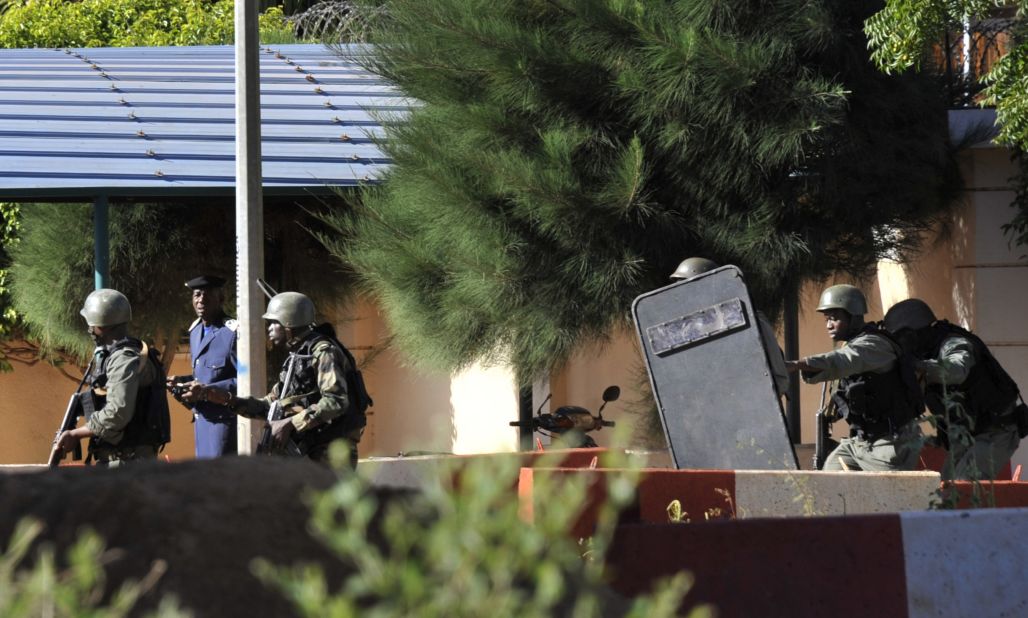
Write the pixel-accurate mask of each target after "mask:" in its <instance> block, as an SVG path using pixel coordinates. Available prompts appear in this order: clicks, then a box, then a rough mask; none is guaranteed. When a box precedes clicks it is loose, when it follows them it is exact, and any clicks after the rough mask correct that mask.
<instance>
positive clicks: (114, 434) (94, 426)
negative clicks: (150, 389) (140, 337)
mask: <svg viewBox="0 0 1028 618" xmlns="http://www.w3.org/2000/svg"><path fill="white" fill-rule="evenodd" d="M146 369H147V364H146V363H144V364H143V366H142V367H140V363H139V352H137V351H136V350H133V349H131V348H122V349H121V350H118V351H117V352H115V353H114V354H112V355H111V357H110V358H109V359H107V401H106V403H104V407H103V408H101V409H99V410H97V411H96V412H95V413H94V414H93V415H92V416H90V417H89V420H88V421H86V426H87V427H89V429H90V431H92V432H93V435H94V436H96V437H98V438H100V439H101V440H103V441H105V442H110V443H111V444H118V443H119V442H121V439H122V436H123V435H124V431H125V426H126V425H128V423H129V421H131V420H132V415H133V414H135V411H136V395H137V394H138V393H139V386H140V383H141V382H142V381H143V380H144V378H145V372H146Z"/></svg>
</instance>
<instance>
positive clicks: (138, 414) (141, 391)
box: [84, 337, 171, 450]
mask: <svg viewBox="0 0 1028 618" xmlns="http://www.w3.org/2000/svg"><path fill="white" fill-rule="evenodd" d="M125 348H131V349H133V350H135V351H136V352H137V353H140V354H141V353H142V351H143V342H142V341H140V340H138V339H133V338H131V337H126V338H125V339H122V340H121V341H118V342H116V343H115V344H114V345H113V346H112V347H111V350H110V352H108V353H107V355H106V356H104V357H103V360H102V362H101V363H100V365H99V367H98V368H97V369H96V370H95V371H94V373H93V375H92V376H91V377H90V386H91V388H90V390H89V391H87V393H89V396H90V399H91V402H90V403H91V404H92V405H91V406H90V405H85V406H84V408H85V412H86V417H87V418H88V417H90V416H92V414H93V411H95V410H100V409H101V408H103V407H104V405H106V403H107V390H106V389H107V364H108V361H109V360H110V358H111V357H112V356H114V354H116V353H117V352H118V351H119V350H123V349H125ZM146 362H148V363H150V364H151V365H152V366H153V368H154V381H153V382H151V383H150V384H148V385H145V386H144V385H142V384H141V385H140V386H139V388H138V389H137V391H136V406H135V410H134V411H133V413H132V418H131V419H130V420H129V422H128V424H127V425H125V427H124V428H123V429H122V438H121V441H120V442H118V444H111V443H109V442H106V441H104V440H102V439H100V438H99V437H93V438H92V442H91V445H90V448H91V449H95V448H97V447H100V448H108V449H114V450H117V449H120V448H131V447H136V446H141V445H144V444H146V445H151V446H154V447H156V448H157V449H158V450H160V449H161V448H162V447H163V446H164V445H165V444H166V443H168V442H169V441H170V440H171V415H170V413H169V411H168V400H167V397H166V396H165V394H164V370H163V369H162V367H161V364H160V362H159V360H158V359H157V358H156V352H154V351H153V350H151V351H150V352H149V353H148V355H147V357H146ZM90 408H92V409H90Z"/></svg>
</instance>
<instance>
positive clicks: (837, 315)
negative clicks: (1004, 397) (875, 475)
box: [786, 285, 922, 472]
mask: <svg viewBox="0 0 1028 618" xmlns="http://www.w3.org/2000/svg"><path fill="white" fill-rule="evenodd" d="M817 310H818V311H819V312H821V313H823V314H824V316H825V325H826V328H827V329H828V334H829V335H830V336H831V338H832V340H833V341H836V342H843V345H842V347H840V348H837V349H835V350H833V351H831V352H826V353H824V354H817V355H814V356H808V357H806V358H804V359H802V360H798V361H787V363H786V364H787V366H788V368H789V371H801V372H802V374H801V375H802V376H803V380H804V381H805V382H807V383H820V382H826V381H829V380H838V381H839V383H838V385H837V387H836V390H835V392H834V393H833V394H832V402H833V404H835V408H836V410H837V411H838V414H839V415H840V416H842V417H843V418H845V420H846V422H847V423H848V424H849V426H850V435H849V437H848V438H843V439H842V440H840V441H839V446H838V447H837V448H836V449H835V450H834V451H832V452H831V453H830V454H829V455H828V458H827V459H826V460H825V465H824V470H835V471H838V470H867V471H873V472H887V471H900V470H913V469H914V466H915V465H916V464H917V461H918V455H919V453H920V452H921V446H922V438H921V428H920V426H919V425H918V424H917V420H916V419H917V417H918V416H919V415H920V413H921V409H920V408H919V403H920V397H919V396H912V394H911V392H910V390H909V389H910V386H913V388H914V389H916V384H915V385H910V384H907V383H906V381H905V379H904V376H903V374H902V371H901V369H902V367H901V364H900V362H899V361H900V358H901V356H902V350H901V348H900V346H899V344H898V343H897V342H895V341H893V340H892V338H891V337H889V336H888V334H887V333H885V332H884V331H883V329H881V328H880V327H879V326H878V325H876V324H865V323H864V314H865V313H867V301H866V299H865V298H864V294H863V293H862V292H861V291H860V290H858V289H857V288H855V287H853V286H852V285H834V286H832V287H830V288H828V289H826V290H825V291H824V292H823V293H822V294H821V301H820V303H819V304H818V307H817Z"/></svg>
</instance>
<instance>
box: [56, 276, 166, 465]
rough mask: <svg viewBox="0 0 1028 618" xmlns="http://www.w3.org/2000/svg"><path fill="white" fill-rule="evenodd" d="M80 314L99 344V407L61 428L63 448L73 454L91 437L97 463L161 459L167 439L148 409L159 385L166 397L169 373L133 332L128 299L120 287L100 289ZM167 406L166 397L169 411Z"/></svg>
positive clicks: (94, 382) (95, 376)
mask: <svg viewBox="0 0 1028 618" xmlns="http://www.w3.org/2000/svg"><path fill="white" fill-rule="evenodd" d="M79 313H80V314H81V315H82V317H83V318H85V320H86V323H87V324H88V332H89V335H90V337H92V338H93V341H94V342H95V343H96V358H95V359H94V365H93V367H94V368H93V370H92V373H91V375H90V384H91V386H92V389H93V393H94V397H93V401H95V404H94V405H95V407H96V409H95V411H92V410H89V411H87V419H86V423H85V424H84V425H83V426H81V427H76V428H75V429H71V430H67V431H63V432H61V434H60V435H59V436H58V437H57V446H58V448H59V449H60V450H61V451H62V452H64V453H67V452H70V451H71V450H72V449H73V448H74V447H75V445H76V443H77V442H78V441H79V440H81V439H82V438H89V439H90V441H89V454H90V457H91V458H92V459H93V460H95V461H96V463H97V465H101V466H109V467H115V466H118V465H121V464H123V463H124V462H126V461H132V460H143V459H154V458H156V457H157V451H158V450H159V449H160V447H161V446H163V443H158V439H157V437H156V436H154V435H153V432H152V431H151V428H149V427H147V423H146V421H147V418H146V417H147V414H146V413H147V409H148V406H149V405H151V401H152V399H151V397H150V394H151V391H152V390H153V389H158V390H159V393H157V395H159V397H160V398H163V397H164V384H163V382H164V377H163V372H162V370H161V369H160V368H159V367H157V366H156V365H155V363H154V362H153V361H152V360H151V359H150V358H149V356H148V354H147V351H146V345H145V344H144V343H142V342H141V341H139V340H138V339H134V338H131V337H129V336H128V322H129V320H131V319H132V307H131V306H130V305H129V301H128V299H127V298H126V297H125V295H124V294H122V293H121V292H118V291H117V290H110V289H100V290H95V291H93V292H92V293H91V294H90V295H89V296H88V297H86V302H85V303H84V305H83V307H82V310H81V311H80V312H79ZM158 403H159V402H158ZM166 407H167V402H166V401H165V412H166Z"/></svg>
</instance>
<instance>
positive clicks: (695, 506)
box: [639, 470, 736, 523]
mask: <svg viewBox="0 0 1028 618" xmlns="http://www.w3.org/2000/svg"><path fill="white" fill-rule="evenodd" d="M735 496H736V493H735V471H733V470H647V471H646V473H645V475H644V476H643V478H642V480H641V481H640V483H639V519H640V521H643V522H645V523H666V522H667V521H668V514H667V508H668V505H669V504H671V502H672V501H673V500H678V501H679V503H681V505H682V510H683V511H684V512H685V513H688V518H689V520H690V521H692V522H693V523H698V522H703V521H707V520H708V519H710V520H717V519H734V517H735V504H736V497H735Z"/></svg>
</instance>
